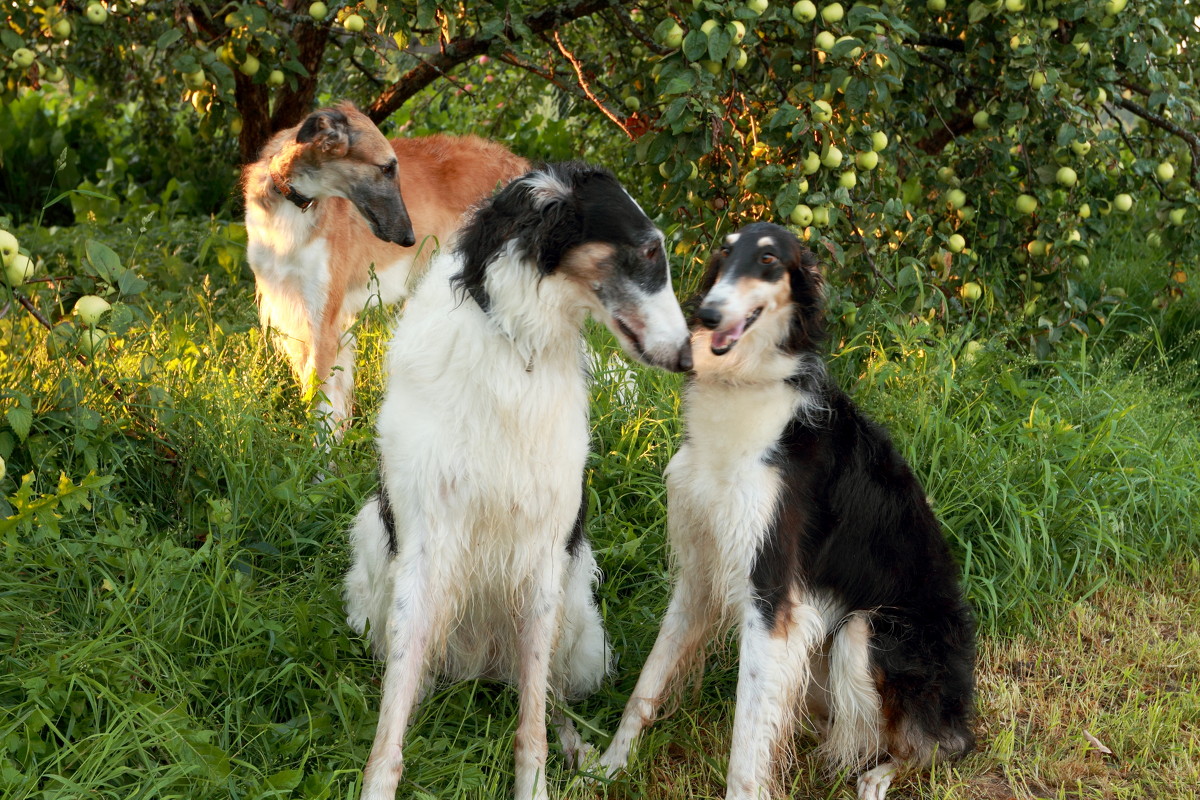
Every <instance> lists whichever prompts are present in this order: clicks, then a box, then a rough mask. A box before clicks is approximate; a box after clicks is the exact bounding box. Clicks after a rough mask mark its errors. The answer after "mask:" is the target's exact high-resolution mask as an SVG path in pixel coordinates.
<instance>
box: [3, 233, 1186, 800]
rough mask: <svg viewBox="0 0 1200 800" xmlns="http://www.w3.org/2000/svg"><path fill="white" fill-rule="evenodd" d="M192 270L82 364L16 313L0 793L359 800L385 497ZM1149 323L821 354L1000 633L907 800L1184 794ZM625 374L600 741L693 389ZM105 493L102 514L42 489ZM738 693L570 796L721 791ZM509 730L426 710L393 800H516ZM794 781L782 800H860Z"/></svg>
mask: <svg viewBox="0 0 1200 800" xmlns="http://www.w3.org/2000/svg"><path fill="white" fill-rule="evenodd" d="M184 238H187V237H181V241H182V240H183V239H184ZM23 241H24V238H23ZM31 241H32V240H31ZM193 246H194V245H193ZM164 247H165V245H160V246H159V250H160V251H162V250H163V248H164ZM187 247H189V245H185V244H181V245H179V248H178V249H172V250H171V251H170V253H168V255H169V256H170V257H169V258H164V259H163V264H165V266H166V268H167V271H168V272H169V273H170V275H174V276H175V278H171V279H169V280H168V279H167V278H164V279H163V283H164V284H165V286H163V287H157V288H156V289H155V290H154V291H155V292H156V294H155V297H154V302H152V303H149V304H147V308H149V309H153V311H152V312H148V313H147V317H146V319H145V321H144V323H141V324H137V325H135V326H133V327H132V328H131V329H130V332H129V333H128V334H127V335H126V336H124V337H121V338H120V339H119V341H118V342H116V343H115V346H114V348H113V349H112V350H111V351H109V352H108V353H107V354H106V355H105V356H104V357H103V358H101V359H99V361H98V363H97V365H96V367H95V369H94V370H91V371H88V370H82V369H80V368H79V367H78V366H77V365H75V364H73V363H72V362H70V361H68V360H65V359H54V358H50V357H48V356H47V355H46V351H45V349H44V348H43V347H42V346H41V344H40V341H41V340H40V339H39V338H38V337H39V335H40V334H39V333H38V332H37V330H36V328H35V327H33V326H32V325H30V324H28V321H27V320H25V319H24V318H22V317H19V316H16V315H14V314H12V312H11V311H10V313H9V315H8V316H7V317H5V318H4V320H3V321H0V389H2V390H3V393H2V394H0V402H3V403H4V404H5V405H4V406H0V412H3V413H4V414H6V415H7V414H8V412H9V411H11V409H12V408H13V407H15V406H14V404H16V403H18V400H17V399H16V397H15V395H14V394H13V393H12V391H11V390H18V391H19V392H20V393H22V394H24V395H25V396H27V397H29V398H31V414H32V417H33V423H32V427H31V430H30V432H29V434H28V437H27V438H25V439H24V440H22V439H21V437H20V436H19V435H18V434H17V432H16V431H15V429H14V428H13V426H12V425H11V419H10V424H9V425H8V427H6V428H4V429H0V452H2V453H4V454H5V455H6V459H7V461H8V468H9V475H8V477H7V478H5V479H3V480H2V481H0V495H2V496H5V497H7V498H8V499H7V500H5V499H3V498H0V512H3V513H0V796H3V797H5V798H13V799H14V800H19V799H23V798H60V797H61V798H66V797H71V798H74V797H89V798H92V797H95V798H109V797H111V798H173V797H180V798H182V797H187V798H210V797H211V798H217V797H221V798H225V797H234V798H248V799H253V798H269V797H296V798H325V797H338V798H341V797H353V796H356V795H355V790H356V787H357V782H358V780H359V770H360V769H361V766H362V763H363V761H364V759H365V757H366V753H367V750H368V748H369V746H370V741H371V738H372V736H373V733H374V723H375V719H376V713H377V706H378V699H379V697H378V695H379V686H378V679H379V674H380V670H379V668H378V665H376V664H375V663H373V662H372V661H371V660H370V659H369V657H368V655H367V648H366V647H365V646H364V643H363V642H362V641H360V640H358V639H356V638H354V637H352V636H350V635H349V633H348V631H347V629H346V627H345V624H344V621H343V618H342V614H341V603H340V598H339V596H338V592H339V589H338V581H339V578H340V574H341V573H342V571H343V570H344V568H345V566H346V558H345V548H344V540H343V531H344V529H345V526H346V524H347V523H348V521H349V519H350V517H351V515H352V514H353V513H354V512H355V511H356V510H357V507H358V505H359V504H360V502H361V499H362V498H363V497H364V496H365V495H366V494H367V493H368V492H370V491H371V489H372V488H373V486H374V480H375V478H374V462H375V456H374V453H373V450H372V445H371V441H370V439H371V437H370V424H369V419H364V420H362V421H360V422H359V423H358V424H357V425H356V426H355V428H353V429H352V430H351V432H350V434H349V435H348V436H347V438H346V441H345V443H344V444H343V445H342V446H341V447H339V448H338V449H337V451H336V452H335V453H334V463H335V467H334V469H333V470H332V472H329V474H328V476H327V478H326V479H325V480H324V481H321V482H316V481H314V478H315V477H316V476H317V475H318V474H320V473H322V472H325V471H326V467H327V464H326V459H325V458H324V457H323V456H321V455H320V454H319V453H317V452H316V451H314V450H313V448H312V447H311V445H310V442H311V436H312V429H311V427H310V425H309V422H308V421H307V419H306V417H305V415H304V413H303V411H302V410H301V409H299V408H298V406H297V403H296V402H295V392H294V388H293V386H292V384H291V382H290V378H289V377H288V376H287V374H286V372H285V371H284V368H283V366H282V364H281V361H280V359H279V358H278V357H277V356H276V355H275V354H274V352H273V351H272V349H271V348H270V347H269V346H268V343H267V342H265V341H264V339H263V337H262V336H261V335H260V333H259V332H258V330H257V328H256V327H255V325H254V310H253V301H252V293H251V290H250V287H249V285H248V284H247V283H246V281H245V276H244V274H242V275H241V276H240V278H238V279H236V280H224V279H218V278H216V277H215V276H214V278H212V279H210V280H206V281H195V280H191V279H189V277H188V275H187V272H186V269H185V268H184V267H185V266H186V265H187V264H189V263H192V261H193V260H194V259H196V258H202V254H201V255H198V254H196V253H194V252H191V251H189V250H188V249H187ZM168 249H170V248H168ZM164 252H165V251H164ZM176 273H178V275H176ZM168 277H170V276H168ZM1144 322H1145V321H1144V320H1131V321H1128V323H1127V324H1126V327H1125V330H1124V331H1123V332H1122V333H1121V335H1120V336H1119V337H1114V338H1113V340H1112V341H1111V342H1110V343H1107V344H1104V346H1102V347H1099V348H1092V347H1089V348H1086V349H1083V348H1076V349H1075V350H1074V351H1070V355H1069V356H1064V357H1063V358H1061V359H1059V360H1057V361H1055V362H1033V361H1030V360H1028V359H1025V358H1023V357H1021V356H1017V355H1014V354H1013V353H1012V351H1011V350H1010V349H1009V348H1007V347H1006V346H1004V343H1003V341H1002V340H1001V338H1000V337H999V336H998V335H997V336H996V338H995V339H994V340H987V339H985V347H984V349H983V351H982V352H980V353H979V354H977V355H976V356H974V357H968V356H967V355H966V354H965V348H964V345H965V339H966V336H965V334H957V333H953V332H952V333H951V334H949V335H945V334H942V333H941V332H939V331H937V330H935V329H933V328H931V327H929V326H928V325H926V324H924V323H916V324H913V323H911V322H910V321H908V320H907V319H906V318H903V317H902V316H901V315H897V314H895V312H894V309H890V308H888V307H874V308H869V309H866V310H864V313H863V320H862V322H861V324H860V326H859V327H858V328H856V329H855V330H854V331H851V332H848V333H846V335H845V336H844V337H843V338H841V339H839V340H838V341H837V342H836V343H835V348H834V349H835V353H836V357H835V358H834V361H833V369H834V371H835V373H836V374H837V375H838V376H839V378H840V379H841V380H842V382H843V384H844V385H846V386H847V387H848V388H851V389H852V390H853V392H854V394H855V396H856V397H857V398H858V399H859V401H860V403H862V405H863V406H864V407H865V408H867V409H868V410H869V411H870V412H871V413H872V414H874V415H875V416H876V417H877V418H879V419H880V420H881V421H884V422H885V423H887V424H888V425H889V426H890V427H891V428H892V430H893V432H894V435H895V438H896V440H897V442H898V443H899V444H900V446H901V448H902V450H903V451H904V452H905V454H906V455H907V457H908V458H909V459H910V460H911V461H912V463H913V464H914V466H915V468H916V469H917V472H918V473H919V474H920V475H921V476H922V478H923V480H924V482H925V485H926V488H927V490H928V492H929V494H930V496H931V497H932V499H933V502H934V505H935V508H936V510H937V511H938V513H939V515H940V516H941V518H942V519H943V521H944V522H945V526H946V529H947V534H948V536H949V537H950V539H951V542H952V544H953V546H954V548H955V550H956V552H957V553H958V554H959V556H960V557H961V558H962V560H963V563H964V575H965V580H966V584H967V588H968V592H969V594H970V596H971V599H972V601H973V603H974V604H975V607H976V609H977V611H978V614H979V617H980V621H981V625H982V628H983V632H984V636H983V643H982V647H981V657H980V661H979V685H980V699H979V711H980V718H979V724H978V732H979V734H980V748H979V750H978V752H977V753H976V754H974V755H972V756H970V757H969V758H968V759H966V760H965V761H964V762H962V763H961V764H960V765H958V766H957V767H956V768H954V769H951V770H943V771H938V772H936V773H935V774H933V775H932V776H925V777H918V778H913V779H906V780H904V781H902V782H900V783H898V784H897V787H896V789H895V790H894V796H895V797H899V798H934V797H969V798H1007V797H1021V798H1025V797H1031V798H1032V797H1047V798H1058V797H1080V798H1126V797H1128V798H1134V797H1138V798H1140V797H1161V798H1174V797H1179V798H1183V797H1192V796H1194V787H1195V786H1196V785H1197V783H1198V781H1200V774H1198V770H1200V767H1198V764H1200V681H1198V672H1197V667H1196V664H1197V663H1200V658H1198V656H1200V653H1198V652H1197V651H1198V649H1200V638H1198V633H1197V632H1198V631H1200V610H1198V609H1200V602H1198V601H1200V562H1197V561H1196V559H1195V555H1194V554H1195V552H1196V551H1197V546H1198V545H1200V530H1198V526H1197V524H1196V522H1195V520H1196V519H1200V418H1198V416H1197V412H1196V410H1195V409H1196V408H1197V407H1198V404H1197V395H1198V394H1200V384H1198V383H1197V382H1196V380H1195V374H1196V365H1195V363H1194V360H1193V359H1194V357H1195V353H1196V352H1197V349H1196V348H1195V340H1194V338H1191V339H1189V338H1188V336H1189V334H1187V332H1186V331H1185V332H1184V333H1182V334H1179V336H1178V337H1177V341H1175V343H1174V344H1171V343H1170V342H1165V341H1164V337H1163V328H1162V327H1161V326H1160V327H1155V326H1151V325H1148V324H1144ZM1184 327H1186V324H1184ZM385 330H386V328H385V325H384V324H382V321H381V319H380V318H379V317H378V316H376V317H375V318H373V319H372V320H370V321H368V322H367V323H366V324H364V326H363V328H362V331H361V336H360V339H361V341H362V343H363V347H364V356H363V359H362V363H363V364H364V365H366V366H365V368H364V370H363V374H362V375H361V391H360V398H361V403H360V407H361V408H362V409H364V416H365V417H369V416H370V413H371V410H372V409H374V408H376V407H377V404H378V398H379V391H380V379H379V375H378V372H377V369H375V368H374V367H373V366H371V365H373V364H377V363H378V358H379V354H380V352H381V349H382V347H383V340H384V337H385ZM972 335H977V334H972ZM1101 338H1103V337H1101ZM597 341H599V342H601V343H602V346H603V343H604V342H606V341H607V339H606V337H604V336H597ZM625 377H626V367H625V366H624V362H622V361H620V360H617V361H615V362H613V367H612V369H611V370H608V371H605V372H603V373H602V374H601V375H600V376H599V379H598V382H597V386H596V392H595V404H594V412H593V413H594V423H595V425H594V443H595V447H594V450H595V453H594V456H593V459H592V464H591V467H592V469H591V471H590V476H591V477H590V492H591V497H592V501H591V519H590V522H589V532H590V535H591V537H592V539H593V541H594V543H595V545H596V548H597V555H598V559H599V561H600V564H601V566H602V568H603V570H604V573H605V579H604V581H603V583H602V585H601V588H600V598H601V601H602V604H603V612H604V615H605V619H606V622H607V625H608V630H609V632H610V636H611V637H612V640H613V645H614V650H615V652H616V653H617V654H618V662H617V665H616V670H615V672H614V676H613V679H612V680H611V681H610V682H609V683H608V684H607V685H606V686H605V687H604V688H603V689H602V690H601V691H600V692H599V693H598V694H597V695H595V696H594V697H593V698H590V699H589V700H587V701H586V702H583V703H581V704H579V705H577V706H576V707H575V708H574V709H572V710H573V712H574V713H575V714H576V715H577V718H578V720H579V722H580V724H581V725H582V727H583V728H584V729H585V736H586V737H587V738H589V739H590V740H591V741H593V742H598V743H603V742H605V741H606V736H607V734H608V733H610V732H611V731H612V730H613V728H614V726H615V724H616V722H617V719H618V717H619V714H620V711H621V708H622V706H623V704H624V701H625V699H626V697H627V695H628V692H629V691H630V689H631V688H632V685H633V681H634V680H635V678H636V672H637V669H638V668H639V667H640V665H641V663H642V661H643V659H644V658H645V655H646V653H647V652H648V651H649V647H650V645H651V643H652V641H653V638H654V635H655V633H656V632H657V626H658V620H659V617H660V615H661V612H662V609H663V607H664V605H665V602H666V597H667V591H668V584H667V574H666V566H665V564H666V553H665V548H664V545H663V529H664V518H665V499H664V496H663V488H662V483H661V471H662V468H663V466H664V465H665V464H666V461H667V460H668V459H669V457H670V454H671V451H672V448H673V443H674V441H675V440H676V438H677V436H678V434H679V427H678V419H677V417H678V407H677V402H678V400H677V389H678V378H676V377H672V376H663V375H658V374H653V373H649V372H644V371H641V370H635V371H634V372H633V382H632V384H631V385H626V384H625V383H624V380H625ZM114 386H116V387H118V388H120V389H121V395H120V397H118V396H116V395H115V394H114V392H113V387H114ZM6 419H9V418H8V417H7V416H6ZM5 437H7V438H5ZM89 471H94V474H95V476H96V477H95V478H93V479H91V481H90V483H89V487H90V488H89V489H88V491H87V492H84V491H75V490H72V489H71V485H72V484H70V483H68V484H66V485H63V484H61V483H60V482H59V475H60V473H65V474H66V475H67V476H69V478H70V479H71V480H72V481H73V482H74V485H78V484H79V483H80V482H81V481H83V480H84V479H83V476H84V475H86V474H88V472H89ZM27 475H28V476H31V477H30V478H29V480H28V483H27V485H26V487H25V489H24V490H23V491H22V490H21V489H20V488H19V487H20V485H21V482H22V479H23V477H24V476H27ZM85 497H86V500H85V499H84V498H85ZM39 503H40V504H41V505H39ZM735 676H736V671H735V663H734V661H733V658H732V656H731V655H730V653H729V652H728V651H726V652H722V653H719V654H717V655H716V656H714V658H713V659H712V660H711V662H710V665H709V669H708V671H707V673H706V674H705V677H704V678H703V680H702V681H701V682H699V683H698V684H696V686H694V687H693V688H692V689H691V690H689V691H688V692H686V693H685V696H684V701H683V702H682V703H680V704H679V707H678V708H677V710H676V711H675V713H674V714H673V715H672V716H671V717H670V719H668V720H666V721H664V722H663V723H661V724H659V725H657V726H655V727H654V728H652V729H651V731H650V732H649V733H648V735H647V736H646V737H645V739H644V742H643V747H642V749H641V752H640V755H639V759H638V760H637V762H636V763H635V764H634V766H633V768H632V769H631V771H630V774H629V776H628V777H625V778H621V779H619V780H618V781H616V782H614V783H613V784H612V785H610V786H608V787H604V788H602V789H592V788H586V787H583V786H581V785H580V784H579V782H578V779H577V778H576V777H574V776H572V775H570V774H566V773H564V772H563V771H562V770H561V759H559V757H558V755H557V753H552V759H551V764H552V766H551V769H552V771H553V775H552V778H553V779H554V782H555V785H556V786H557V787H559V789H560V790H561V791H562V792H564V793H566V794H568V795H570V796H578V797H583V798H592V797H596V798H599V797H611V798H685V797H686V798H691V797H701V798H703V797H719V796H722V794H723V773H724V763H725V758H726V749H727V740H728V730H729V721H730V710H731V698H732V693H733V687H734V683H735ZM515 709H516V699H515V694H514V693H513V692H512V691H510V690H508V689H505V688H503V687H498V686H493V685H488V684H473V683H472V684H460V685H455V686H444V687H440V688H439V689H438V690H437V691H436V692H435V693H434V694H432V695H431V696H430V697H429V698H428V699H427V701H426V703H425V704H424V706H423V707H422V709H421V711H420V712H419V715H418V717H417V719H416V720H415V722H414V725H413V727H412V728H411V735H410V737H409V740H408V743H407V746H406V760H407V770H406V773H405V779H404V781H403V783H402V786H401V790H400V792H399V794H398V797H401V798H410V797H414V798H418V797H419V798H423V797H434V796H436V797H448V796H453V797H470V798H498V797H504V796H506V795H507V794H508V792H509V791H510V786H511V768H512V758H511V746H512V734H513V728H514V719H515ZM1085 731H1086V732H1087V733H1086V734H1085ZM1087 734H1090V735H1092V736H1094V737H1095V738H1096V739H1097V740H1099V742H1102V743H1103V744H1104V745H1106V746H1107V747H1108V749H1110V750H1111V751H1112V753H1111V754H1104V753H1102V752H1100V751H1099V750H1097V749H1096V746H1095V745H1094V744H1089V740H1088V738H1087ZM806 753H807V746H806V745H804V744H802V745H801V746H800V748H799V756H798V763H797V767H798V769H797V771H796V772H795V774H794V776H793V778H792V780H793V781H794V783H793V787H792V794H793V796H801V797H807V796H812V797H845V796H850V795H851V794H852V790H851V788H849V787H848V786H847V785H846V784H845V783H844V782H842V781H840V780H837V779H834V780H829V779H827V778H825V777H824V776H822V775H820V774H819V772H818V771H817V770H816V768H815V766H814V765H813V764H811V763H809V761H808V760H807V758H806Z"/></svg>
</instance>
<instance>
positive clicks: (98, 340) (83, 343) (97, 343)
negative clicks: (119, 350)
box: [77, 328, 108, 357]
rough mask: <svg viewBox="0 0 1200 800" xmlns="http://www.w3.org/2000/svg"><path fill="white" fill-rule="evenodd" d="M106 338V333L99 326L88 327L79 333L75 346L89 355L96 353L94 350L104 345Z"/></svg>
mask: <svg viewBox="0 0 1200 800" xmlns="http://www.w3.org/2000/svg"><path fill="white" fill-rule="evenodd" d="M106 339H108V334H107V333H106V332H105V331H102V330H100V329H99V328H88V329H87V330H84V331H81V332H80V333H79V343H78V345H77V347H78V348H79V352H81V353H83V354H84V355H85V356H88V357H91V356H94V355H96V352H97V351H99V350H100V349H101V348H102V347H104V342H105V340H106Z"/></svg>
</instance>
